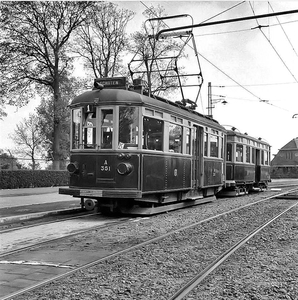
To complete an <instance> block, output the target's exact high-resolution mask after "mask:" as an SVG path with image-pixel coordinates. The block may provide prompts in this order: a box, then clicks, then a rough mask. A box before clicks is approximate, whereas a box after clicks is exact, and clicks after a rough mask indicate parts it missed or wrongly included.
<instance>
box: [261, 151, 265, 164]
mask: <svg viewBox="0 0 298 300" xmlns="http://www.w3.org/2000/svg"><path fill="white" fill-rule="evenodd" d="M263 164H264V150H261V165H263Z"/></svg>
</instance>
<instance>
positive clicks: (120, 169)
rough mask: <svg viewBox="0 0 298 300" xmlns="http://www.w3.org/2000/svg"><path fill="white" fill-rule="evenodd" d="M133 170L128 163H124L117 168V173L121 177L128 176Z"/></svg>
mask: <svg viewBox="0 0 298 300" xmlns="http://www.w3.org/2000/svg"><path fill="white" fill-rule="evenodd" d="M132 170H133V166H132V165H131V164H130V163H128V162H122V163H120V164H118V166H117V172H118V173H119V174H120V175H127V174H129V173H131V171H132Z"/></svg>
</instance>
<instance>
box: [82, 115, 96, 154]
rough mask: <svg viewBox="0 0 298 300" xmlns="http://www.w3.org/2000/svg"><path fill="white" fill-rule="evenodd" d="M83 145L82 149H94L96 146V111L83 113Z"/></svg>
mask: <svg viewBox="0 0 298 300" xmlns="http://www.w3.org/2000/svg"><path fill="white" fill-rule="evenodd" d="M84 118H85V119H84V124H83V145H84V148H87V149H94V148H95V146H96V111H94V112H93V111H87V112H85V113H84Z"/></svg>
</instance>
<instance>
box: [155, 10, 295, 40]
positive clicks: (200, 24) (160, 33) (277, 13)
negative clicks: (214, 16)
mask: <svg viewBox="0 0 298 300" xmlns="http://www.w3.org/2000/svg"><path fill="white" fill-rule="evenodd" d="M296 13H298V9H295V10H288V11H280V12H275V13H270V14H262V15H254V16H248V17H242V18H235V19H227V20H220V21H213V22H206V23H199V24H192V25H187V26H180V27H174V28H167V29H162V30H160V31H159V32H158V33H157V34H156V37H155V38H156V40H159V38H160V37H161V36H163V35H164V34H165V33H167V32H170V31H179V30H186V29H193V28H197V27H205V26H212V25H219V24H226V23H233V22H241V21H248V20H254V19H261V18H269V17H275V16H280V15H288V14H296Z"/></svg>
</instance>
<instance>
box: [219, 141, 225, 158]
mask: <svg viewBox="0 0 298 300" xmlns="http://www.w3.org/2000/svg"><path fill="white" fill-rule="evenodd" d="M223 147H224V144H223V138H222V137H221V138H220V158H223V157H224V153H223V151H224V150H223Z"/></svg>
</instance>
